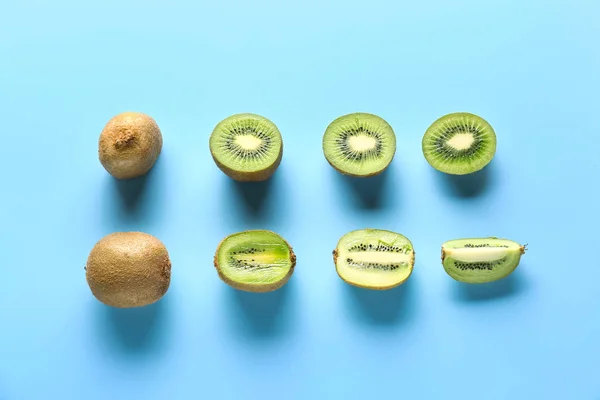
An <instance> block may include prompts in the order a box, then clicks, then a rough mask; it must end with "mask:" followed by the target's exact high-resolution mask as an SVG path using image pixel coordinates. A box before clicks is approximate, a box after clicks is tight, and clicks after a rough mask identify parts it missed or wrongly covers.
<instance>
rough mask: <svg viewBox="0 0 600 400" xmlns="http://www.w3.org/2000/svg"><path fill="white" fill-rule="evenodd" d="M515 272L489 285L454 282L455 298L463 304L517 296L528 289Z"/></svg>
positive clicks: (519, 275) (522, 279)
mask: <svg viewBox="0 0 600 400" xmlns="http://www.w3.org/2000/svg"><path fill="white" fill-rule="evenodd" d="M518 272H519V271H517V270H515V271H513V272H512V273H511V274H510V275H508V276H507V277H505V278H503V279H499V280H497V281H493V282H488V283H463V282H458V281H454V282H453V284H454V297H455V298H456V300H458V301H461V302H480V301H488V300H495V299H502V298H508V297H512V296H516V295H518V294H520V293H521V292H523V291H524V290H525V289H526V285H525V281H524V278H523V277H522V276H521V274H519V273H518Z"/></svg>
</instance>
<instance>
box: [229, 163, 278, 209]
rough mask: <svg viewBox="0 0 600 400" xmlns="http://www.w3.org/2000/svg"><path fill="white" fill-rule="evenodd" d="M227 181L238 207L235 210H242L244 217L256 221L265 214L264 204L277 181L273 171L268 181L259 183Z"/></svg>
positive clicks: (276, 175)
mask: <svg viewBox="0 0 600 400" xmlns="http://www.w3.org/2000/svg"><path fill="white" fill-rule="evenodd" d="M228 180H229V185H230V186H231V188H232V190H233V191H234V192H235V194H236V196H234V198H235V199H236V200H234V203H236V204H237V205H239V207H236V209H242V210H243V212H244V215H245V216H247V217H250V218H254V219H256V218H260V217H261V216H262V215H264V213H265V210H266V203H267V202H268V200H269V197H270V195H271V193H272V191H273V186H274V185H275V184H276V181H277V180H278V174H277V171H275V173H274V174H273V175H271V177H270V178H269V179H266V180H264V181H259V182H239V181H236V180H233V179H230V178H228ZM237 199H239V200H237Z"/></svg>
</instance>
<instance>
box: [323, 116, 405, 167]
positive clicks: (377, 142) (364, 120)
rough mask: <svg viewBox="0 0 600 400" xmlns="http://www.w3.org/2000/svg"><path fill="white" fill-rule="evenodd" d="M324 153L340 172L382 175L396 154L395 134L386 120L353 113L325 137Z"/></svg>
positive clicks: (333, 124)
mask: <svg viewBox="0 0 600 400" xmlns="http://www.w3.org/2000/svg"><path fill="white" fill-rule="evenodd" d="M322 146H323V153H324V154H325V159H326V160H327V162H328V163H329V164H330V165H331V166H332V167H333V168H334V169H336V170H337V171H338V172H340V173H342V174H344V175H349V176H354V177H369V176H373V175H377V174H379V173H381V172H383V171H384V170H385V169H386V168H387V167H388V166H389V164H390V163H391V162H392V160H393V158H394V155H395V153H396V135H395V133H394V130H393V129H392V127H391V126H390V124H388V123H387V122H386V121H385V120H384V119H383V118H381V117H379V116H377V115H373V114H368V113H352V114H346V115H343V116H341V117H338V118H336V119H335V120H334V121H333V122H331V123H330V124H329V125H328V126H327V129H326V130H325V133H324V135H323V143H322Z"/></svg>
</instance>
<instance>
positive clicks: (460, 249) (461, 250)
mask: <svg viewBox="0 0 600 400" xmlns="http://www.w3.org/2000/svg"><path fill="white" fill-rule="evenodd" d="M525 250H526V246H522V245H520V244H519V243H516V242H513V241H512V240H507V239H498V238H496V237H489V238H471V239H455V240H450V241H447V242H445V243H444V244H443V245H442V264H443V266H444V270H445V271H446V272H447V273H448V275H450V276H451V277H452V278H453V279H455V280H457V281H459V282H464V283H486V282H493V281H496V280H499V279H502V278H505V277H507V276H508V275H510V274H511V273H512V272H513V271H514V270H515V269H516V268H517V266H518V265H519V262H520V261H521V255H523V254H525Z"/></svg>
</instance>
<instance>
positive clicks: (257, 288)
mask: <svg viewBox="0 0 600 400" xmlns="http://www.w3.org/2000/svg"><path fill="white" fill-rule="evenodd" d="M267 232H271V231H267ZM271 233H275V232H271ZM228 238H229V236H227V237H225V238H224V239H223V240H221V241H220V242H219V245H218V246H217V250H216V251H215V256H214V258H213V265H214V267H215V269H216V270H217V273H218V275H219V278H220V279H221V280H222V281H223V282H225V283H226V284H228V285H229V286H231V287H233V288H235V289H238V290H243V291H246V292H253V293H265V292H272V291H274V290H277V289H279V288H281V287H283V286H284V285H285V284H286V283H287V282H288V281H289V280H290V278H291V277H292V275H293V274H294V270H295V268H296V254H295V253H294V251H293V249H292V246H290V244H289V243H288V242H287V241H286V240H285V239H283V238H282V240H283V242H284V243H285V244H286V245H287V246H288V248H289V249H290V262H291V265H290V270H289V271H288V273H287V275H286V276H284V277H283V278H282V279H281V280H279V281H278V282H274V283H271V284H263V285H256V284H255V285H247V284H244V283H240V282H236V281H234V280H231V279H229V278H228V277H227V276H225V274H223V273H221V268H219V249H220V248H221V245H222V244H223V242H225V240H227V239H228Z"/></svg>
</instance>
